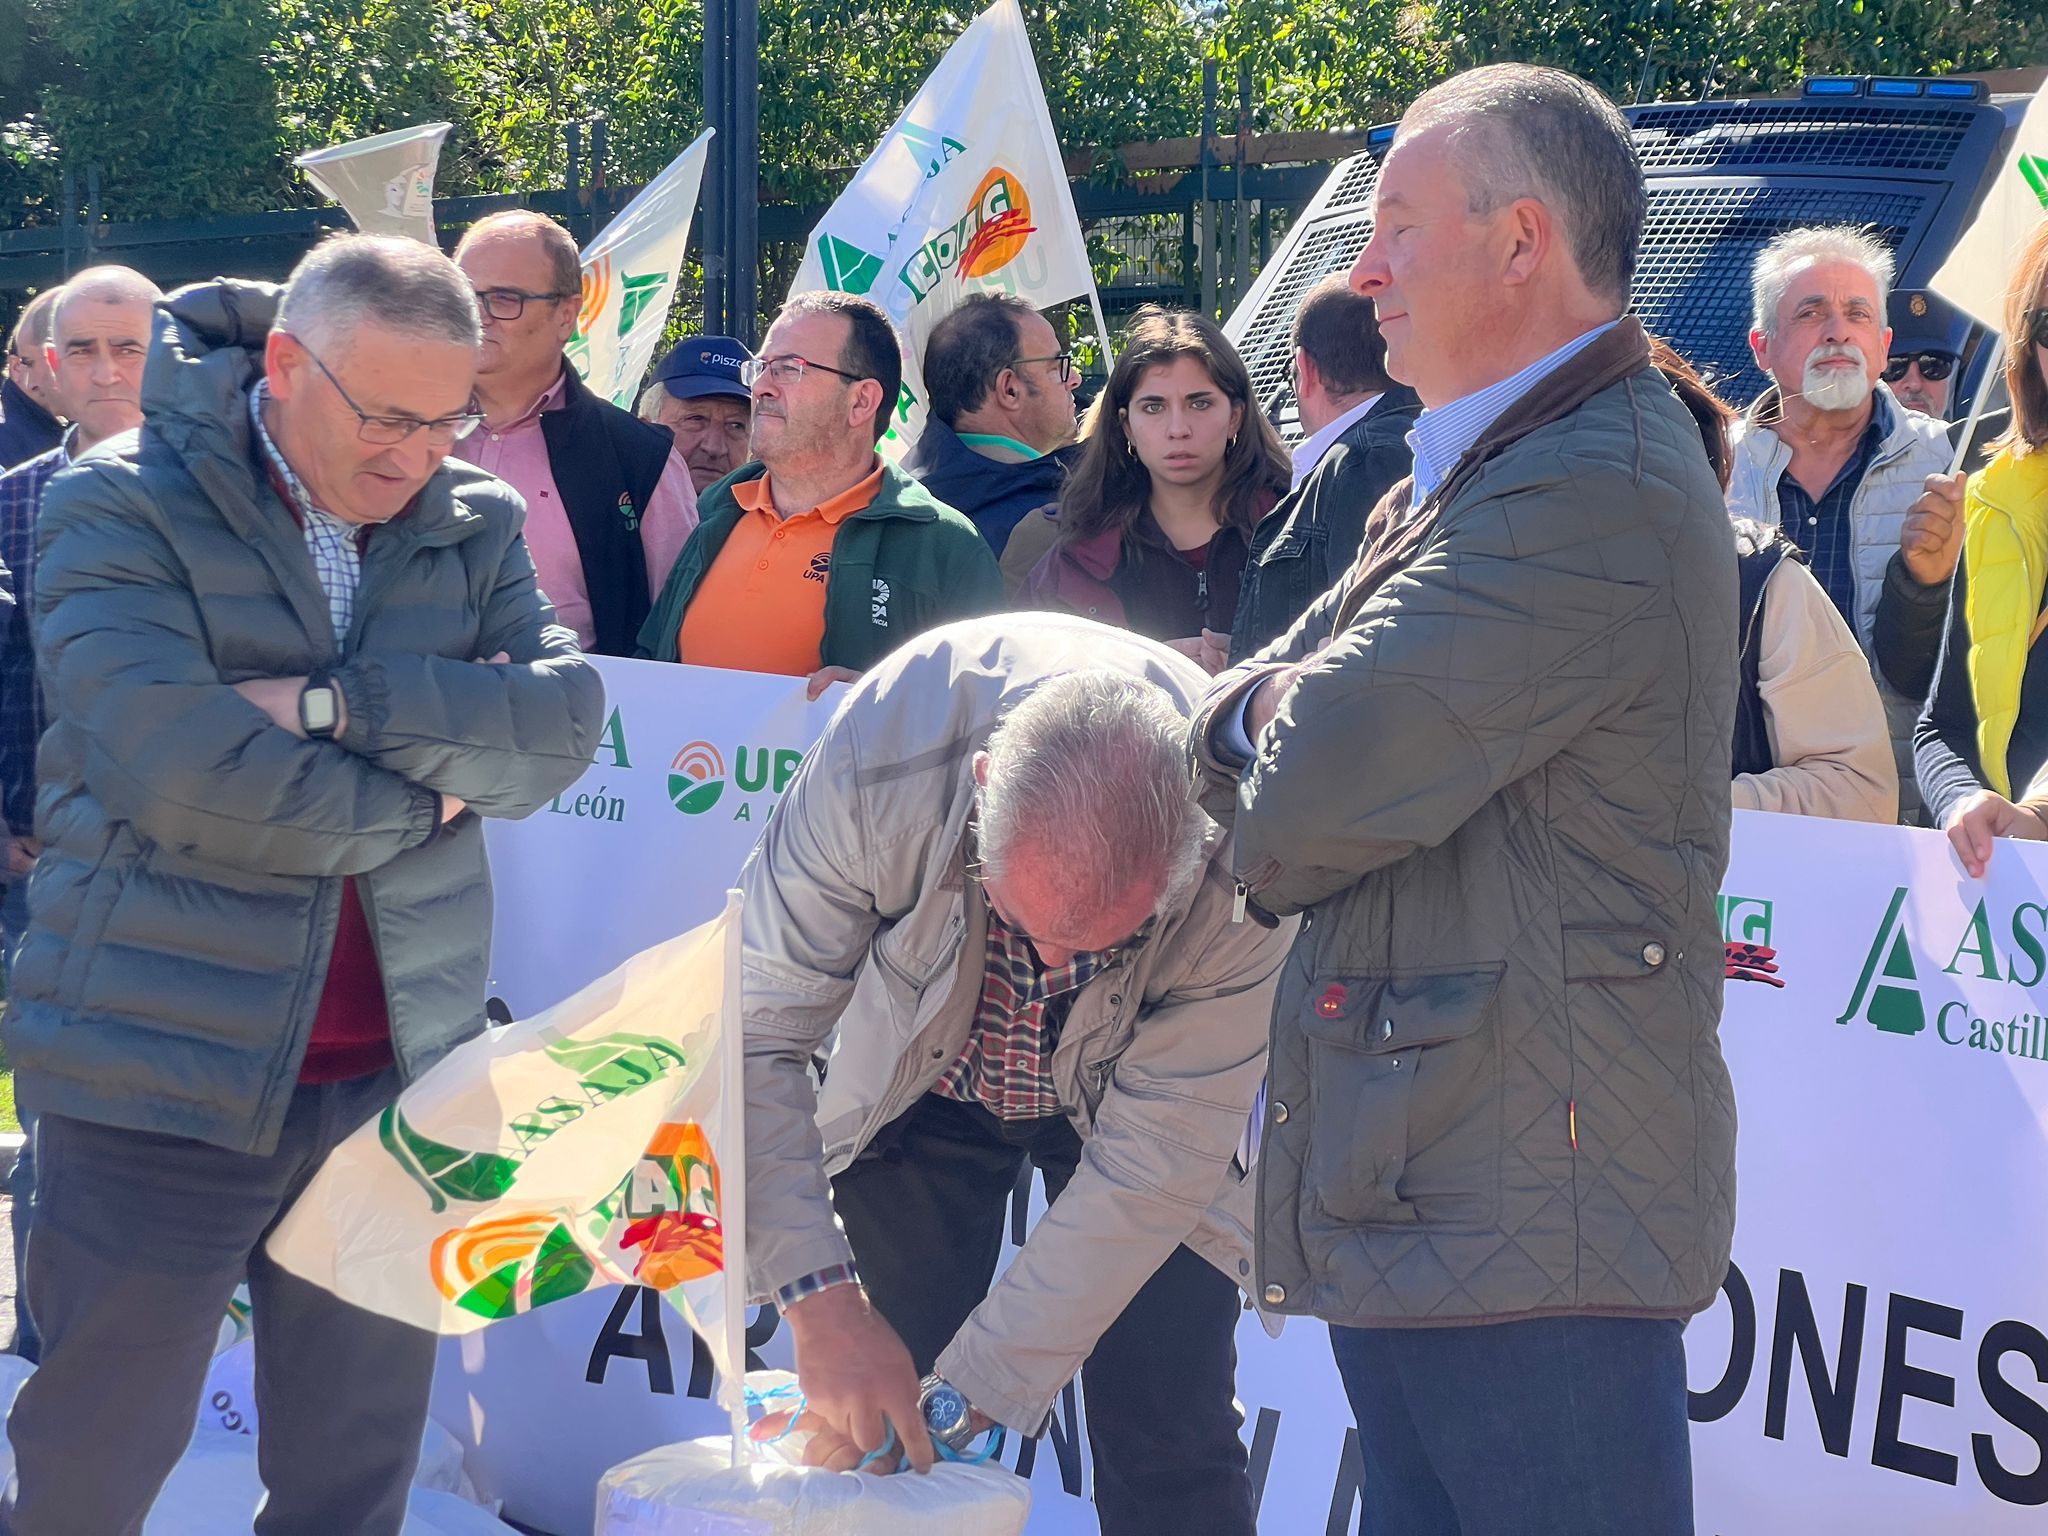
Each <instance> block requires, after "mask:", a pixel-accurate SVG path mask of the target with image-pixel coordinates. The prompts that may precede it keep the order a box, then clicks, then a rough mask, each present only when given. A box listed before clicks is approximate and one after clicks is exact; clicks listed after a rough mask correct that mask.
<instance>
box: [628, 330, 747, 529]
mask: <svg viewBox="0 0 2048 1536" xmlns="http://www.w3.org/2000/svg"><path fill="white" fill-rule="evenodd" d="M749 356H751V354H750V353H749V352H748V351H747V349H746V348H745V347H743V346H741V345H740V344H739V343H738V342H737V341H735V340H734V339H733V338H732V337H730V336H685V337H684V338H683V339H682V340H681V341H680V342H678V343H676V346H675V350H674V351H672V352H670V353H669V355H668V356H667V357H664V358H663V359H662V360H661V362H660V364H659V365H658V366H657V367H656V368H655V370H654V377H653V379H652V380H651V381H650V382H649V384H648V386H647V389H646V391H645V392H644V393H643V394H642V395H641V396H640V416H641V418H642V419H643V420H646V421H653V422H659V423H660V424H661V425H662V426H665V427H667V428H669V429H670V430H671V431H673V432H674V433H675V435H676V450H677V451H678V452H679V453H681V454H682V456H683V459H684V461H685V462H686V463H688V464H689V466H690V480H691V482H692V483H693V484H694V485H695V486H696V488H697V493H698V494H699V495H702V494H703V493H704V492H705V491H706V490H707V489H709V488H710V486H711V485H712V483H713V482H714V481H718V480H722V479H724V478H725V476H727V475H729V474H731V473H732V472H733V471H734V470H735V469H738V468H739V467H740V465H742V464H744V463H746V462H747V431H748V428H749V427H750V426H751V424H752V421H753V415H754V398H753V396H752V394H751V393H749V392H748V389H747V386H746V385H744V384H742V383H741V382H740V364H741V363H743V362H745V361H746V360H747V358H748V357H749Z"/></svg>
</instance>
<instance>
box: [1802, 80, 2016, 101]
mask: <svg viewBox="0 0 2048 1536" xmlns="http://www.w3.org/2000/svg"><path fill="white" fill-rule="evenodd" d="M1799 94H1800V95H1802V96H1829V97H1843V96H1875V97H1879V98H1883V99H1887V100H1891V101H1900V100H1905V99H1908V98H1912V97H1929V98H1938V99H1940V100H1942V101H1989V100H1990V99H1991V91H1990V88H1989V87H1988V86H1986V85H1985V84H1984V82H1983V81H1982V80H1930V79H1924V78H1915V77H1913V76H1910V75H1815V76H1813V77H1812V78H1811V79H1808V80H1802V81H1800V82H1799Z"/></svg>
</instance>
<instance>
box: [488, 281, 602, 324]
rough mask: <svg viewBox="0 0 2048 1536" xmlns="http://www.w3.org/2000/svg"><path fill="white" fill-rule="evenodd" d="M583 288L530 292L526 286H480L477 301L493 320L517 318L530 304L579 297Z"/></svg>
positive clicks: (548, 302)
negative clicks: (566, 291) (551, 291)
mask: <svg viewBox="0 0 2048 1536" xmlns="http://www.w3.org/2000/svg"><path fill="white" fill-rule="evenodd" d="M582 296H583V291H582V290H581V289H575V290H573V291H571V292H568V293H528V292H527V291H526V290H525V289H524V288H479V289H477V291H476V301H477V303H478V305H479V306H481V307H482V309H483V312H484V313H485V314H487V315H489V316H490V317H491V318H492V319H493V320H517V319H518V318H519V317H520V316H521V315H523V314H525V313H526V306H527V305H529V304H542V303H545V304H554V303H557V302H559V301H560V300H562V299H579V298H581V297H582Z"/></svg>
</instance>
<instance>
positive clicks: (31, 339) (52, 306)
mask: <svg viewBox="0 0 2048 1536" xmlns="http://www.w3.org/2000/svg"><path fill="white" fill-rule="evenodd" d="M63 292H64V288H63V285H62V284H59V285H58V286H57V287H55V288H45V289H44V290H43V291H42V292H41V293H39V294H37V295H36V296H35V297H34V298H32V299H30V300H29V301H28V302H27V303H26V304H24V305H22V306H21V313H20V314H19V315H17V316H16V317H15V320H14V329H13V330H12V331H10V332H9V333H8V336H7V346H8V349H9V350H10V351H13V352H16V353H19V354H20V355H21V356H23V357H27V356H28V355H29V353H30V352H34V353H35V355H36V356H38V357H40V356H42V349H43V348H44V347H46V346H48V345H49V344H50V317H51V316H52V315H54V314H56V312H57V298H58V295H60V294H62V293H63Z"/></svg>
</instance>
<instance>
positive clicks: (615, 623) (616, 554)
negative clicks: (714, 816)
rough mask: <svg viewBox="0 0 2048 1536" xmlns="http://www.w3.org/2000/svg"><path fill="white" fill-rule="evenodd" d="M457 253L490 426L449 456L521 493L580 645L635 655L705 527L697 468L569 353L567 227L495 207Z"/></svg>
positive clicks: (560, 612)
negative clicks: (469, 298) (582, 371)
mask: <svg viewBox="0 0 2048 1536" xmlns="http://www.w3.org/2000/svg"><path fill="white" fill-rule="evenodd" d="M455 261H456V264H457V265H458V266H460V267H461V268H462V271H463V274H464V275H465V276H466V277H468V279H469V280H470V283H471V285H472V286H473V287H474V288H475V289H476V299H477V308H478V310H479V311H480V315H481V319H482V321H483V345H482V347H481V348H479V350H478V353H477V370H476V392H477V402H478V405H479V407H480V408H481V410H482V412H483V423H482V428H483V429H482V430H481V431H479V432H475V433H471V434H470V435H468V436H467V437H465V438H464V439H463V440H462V442H461V445H460V446H459V447H457V448H456V450H455V455H456V457H457V458H460V459H463V460H466V461H467V462H469V463H471V464H474V465H476V467H477V468H479V469H487V470H489V471H490V472H491V473H492V474H494V475H496V476H497V477H498V478H499V479H501V480H503V481H505V482H506V483H507V484H509V485H510V486H511V487H512V489H514V490H515V491H517V492H519V494H520V495H521V496H523V497H524V498H525V499H526V543H527V547H528V548H529V549H531V550H532V551H533V563H534V566H535V568H536V569H537V570H538V571H539V572H540V585H541V590H542V591H544V592H545V593H547V595H548V600H549V601H550V602H552V603H553V604H554V605H555V612H556V615H557V616H558V617H559V619H560V621H561V622H562V623H564V624H566V625H568V626H569V628H571V629H573V630H575V631H576V638H577V641H578V642H579V643H580V644H581V645H582V647H583V649H584V650H586V651H588V652H590V653H591V654H593V655H599V656H630V655H631V654H632V652H633V643H634V639H635V637H636V636H637V635H638V634H639V633H640V626H641V624H642V623H644V622H645V621H646V618H647V611H648V608H649V605H650V602H651V600H652V597H653V595H654V594H655V593H657V592H659V591H660V590H661V584H662V583H663V582H664V581H666V580H667V579H668V573H669V568H670V567H671V566H673V565H674V564H675V559H676V555H677V554H678V553H679V552H680V551H681V549H682V547H683V544H684V542H685V541H686V540H687V539H688V538H689V536H690V532H691V530H692V529H694V528H695V527H696V526H697V491H696V487H695V485H694V484H693V482H692V481H691V479H690V466H689V464H688V463H687V461H686V460H685V459H684V457H683V455H682V454H681V453H680V452H679V451H678V450H677V449H676V447H675V435H674V434H673V433H672V432H670V431H669V429H668V428H667V427H663V426H657V425H655V424H654V423H652V422H646V421H642V420H640V419H639V418H638V417H636V416H635V415H633V413H632V412H631V411H625V410H621V409H620V408H619V407H618V406H616V405H614V404H612V403H611V402H610V401H609V400H606V399H603V398H601V397H600V396H598V395H596V394H593V393H592V392H591V391H590V390H589V389H588V388H586V387H585V386H584V383H583V381H582V379H581V378H579V377H578V376H577V373H576V370H575V368H573V367H572V366H570V364H569V361H568V359H567V358H566V357H564V355H563V352H562V348H563V347H564V346H566V345H567V344H568V342H569V339H570V337H572V336H574V335H575V334H576V312H577V306H578V303H579V301H580V299H581V297H582V293H583V277H582V267H581V264H580V258H579V257H578V255H577V252H576V242H575V241H574V240H572V239H571V238H570V237H569V232H568V231H567V230H565V229H563V228H562V226H561V225H559V224H557V223H555V222H554V220H552V219H550V218H547V217H545V216H544V215H542V214H538V213H531V212H527V211H525V210H516V211H514V212H510V213H498V214H492V215H491V216H490V217H489V218H487V219H482V220H479V221H478V222H477V223H476V224H474V225H472V226H471V227H470V229H469V232H468V233H467V234H465V235H464V236H463V237H462V243H461V244H460V245H458V246H456V248H455Z"/></svg>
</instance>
